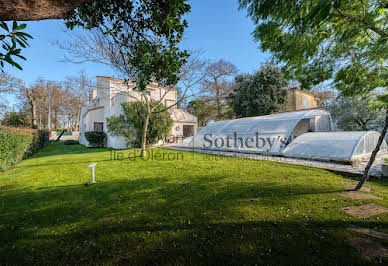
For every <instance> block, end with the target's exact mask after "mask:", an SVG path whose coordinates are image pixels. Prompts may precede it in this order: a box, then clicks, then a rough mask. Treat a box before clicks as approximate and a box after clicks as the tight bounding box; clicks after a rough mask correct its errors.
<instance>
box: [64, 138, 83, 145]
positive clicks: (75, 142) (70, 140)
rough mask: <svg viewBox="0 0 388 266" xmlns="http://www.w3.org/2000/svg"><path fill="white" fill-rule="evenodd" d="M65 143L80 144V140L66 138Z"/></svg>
mask: <svg viewBox="0 0 388 266" xmlns="http://www.w3.org/2000/svg"><path fill="white" fill-rule="evenodd" d="M63 144H64V145H77V144H79V142H78V140H72V139H69V140H65V141H64V142H63Z"/></svg>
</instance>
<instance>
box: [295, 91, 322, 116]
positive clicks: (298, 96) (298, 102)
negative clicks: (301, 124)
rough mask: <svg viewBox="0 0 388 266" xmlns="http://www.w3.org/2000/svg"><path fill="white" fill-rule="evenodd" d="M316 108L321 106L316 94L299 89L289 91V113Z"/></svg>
mask: <svg viewBox="0 0 388 266" xmlns="http://www.w3.org/2000/svg"><path fill="white" fill-rule="evenodd" d="M316 107H319V106H318V99H317V97H316V95H315V93H313V92H309V91H304V90H301V89H298V88H290V89H288V111H297V110H303V109H311V108H316Z"/></svg>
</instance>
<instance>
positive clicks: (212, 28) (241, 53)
mask: <svg viewBox="0 0 388 266" xmlns="http://www.w3.org/2000/svg"><path fill="white" fill-rule="evenodd" d="M189 3H190V5H191V7H192V9H191V13H190V14H189V15H188V16H187V21H188V23H189V27H188V28H187V29H186V32H185V35H184V39H183V41H182V44H181V45H182V48H185V49H203V50H204V55H203V57H204V59H211V60H217V59H221V58H222V59H226V60H228V61H230V62H232V63H233V64H235V65H236V66H237V68H238V69H239V71H240V72H252V71H254V70H256V69H258V67H259V66H260V64H261V63H263V62H264V61H265V60H266V59H268V58H269V55H268V54H264V53H262V52H261V51H260V50H259V48H258V46H259V45H258V44H257V43H255V42H254V41H253V39H252V36H251V32H252V31H253V28H254V26H253V24H252V22H251V20H250V19H249V18H247V17H246V16H245V11H240V10H238V3H237V0H193V1H190V2H189ZM64 30H65V26H64V22H63V21H62V20H46V21H39V22H28V23H27V28H26V32H28V33H30V34H31V35H32V36H33V37H34V39H33V40H32V41H30V47H29V48H27V49H25V50H24V51H23V55H24V56H25V57H27V61H26V62H20V63H21V64H22V66H23V71H19V70H17V69H14V68H11V67H9V66H7V68H6V71H7V72H8V73H10V74H12V75H13V76H15V77H18V78H20V79H22V80H24V82H25V83H26V85H31V84H32V83H33V82H34V81H35V80H36V79H38V78H39V77H42V78H45V79H49V80H57V81H61V80H64V78H65V77H66V76H68V75H76V74H77V73H78V72H79V71H81V70H84V71H86V73H87V74H88V75H89V76H91V77H94V76H96V75H104V76H114V75H115V73H114V72H113V70H112V69H110V68H109V67H108V66H104V65H100V64H95V63H84V64H72V63H66V62H61V60H62V59H63V58H64V55H65V52H64V51H63V50H61V49H59V48H58V47H56V46H55V45H53V41H65V40H66V39H67V38H68V36H67V34H66V33H65V32H64Z"/></svg>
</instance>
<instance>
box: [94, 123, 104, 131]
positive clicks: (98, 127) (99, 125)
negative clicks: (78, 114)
mask: <svg viewBox="0 0 388 266" xmlns="http://www.w3.org/2000/svg"><path fill="white" fill-rule="evenodd" d="M94 131H104V123H96V122H95V123H94Z"/></svg>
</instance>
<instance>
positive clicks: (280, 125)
mask: <svg viewBox="0 0 388 266" xmlns="http://www.w3.org/2000/svg"><path fill="white" fill-rule="evenodd" d="M309 130H313V131H330V130H331V119H330V113H329V112H328V111H326V110H324V109H308V110H301V111H295V112H285V113H277V114H271V115H265V116H257V117H247V118H241V119H235V120H225V121H217V122H214V123H211V124H209V125H207V126H206V127H205V128H203V129H202V130H201V131H200V132H199V133H197V134H196V135H195V136H194V137H193V138H192V139H191V141H190V142H188V143H185V146H188V147H193V148H199V149H212V150H227V151H241V152H257V153H263V152H265V153H269V154H281V153H282V150H283V149H284V147H285V146H286V144H288V143H289V142H290V141H291V140H292V139H293V138H294V137H296V136H299V135H300V134H303V133H305V132H308V131H309Z"/></svg>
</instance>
